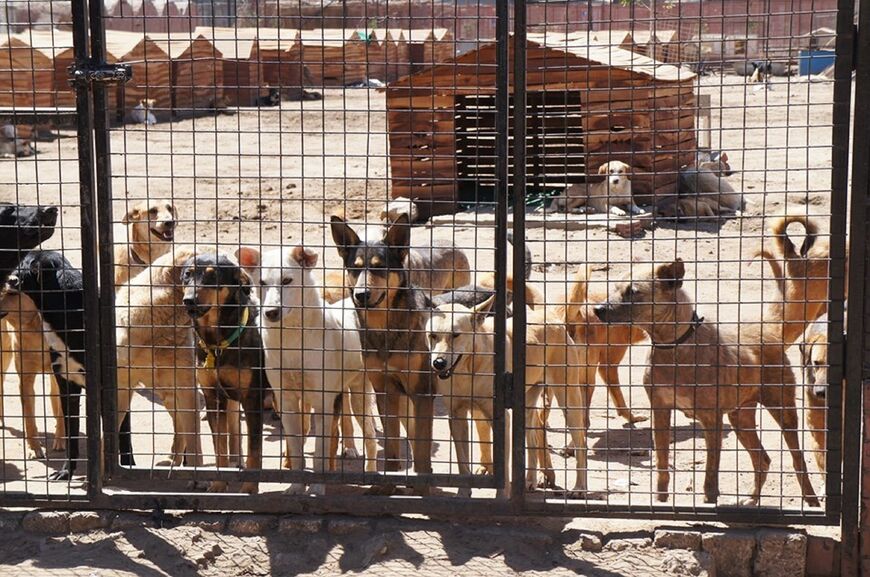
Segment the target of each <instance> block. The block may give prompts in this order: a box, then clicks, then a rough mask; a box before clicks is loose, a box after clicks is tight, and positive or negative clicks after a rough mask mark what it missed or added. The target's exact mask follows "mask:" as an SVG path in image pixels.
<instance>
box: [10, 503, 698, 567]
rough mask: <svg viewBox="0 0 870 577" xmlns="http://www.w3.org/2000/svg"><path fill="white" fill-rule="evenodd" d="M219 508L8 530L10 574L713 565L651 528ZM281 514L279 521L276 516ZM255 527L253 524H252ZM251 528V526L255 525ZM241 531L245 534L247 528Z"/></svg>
mask: <svg viewBox="0 0 870 577" xmlns="http://www.w3.org/2000/svg"><path fill="white" fill-rule="evenodd" d="M222 523H225V521H224V520H223V519H222V518H220V517H216V516H212V517H205V516H200V521H199V522H193V523H189V522H188V523H187V524H184V525H181V524H179V523H177V522H174V521H173V520H172V519H168V520H163V521H159V522H158V521H155V520H154V519H151V518H148V517H145V518H144V522H138V523H130V526H127V527H125V528H123V529H122V528H119V529H117V530H115V529H107V530H100V531H92V532H89V533H84V534H71V535H64V536H40V535H34V534H29V533H25V532H22V531H17V532H8V531H3V532H0V536H2V542H0V568H2V570H3V574H4V575H8V576H9V577H18V576H22V577H23V576H25V575H26V576H53V575H58V576H60V575H63V576H64V577H66V576H71V575H75V576H81V577H121V576H128V575H129V576H133V575H135V576H147V577H157V576H160V575H171V576H173V577H185V576H193V575H200V576H206V577H207V576H212V575H214V576H232V577H236V576H245V575H273V576H279V575H280V576H284V575H336V574H339V573H352V574H364V575H407V574H408V573H409V572H416V573H418V574H421V575H515V574H520V573H522V574H524V575H526V574H528V575H538V574H547V575H584V576H586V577H619V576H626V577H628V576H632V577H635V576H637V577H647V576H649V577H652V576H658V575H684V576H689V575H707V574H708V573H706V572H700V571H699V569H700V570H703V569H704V568H705V567H709V566H710V565H711V564H712V561H711V559H710V556H709V554H707V553H705V552H701V551H688V550H664V549H657V548H654V547H652V546H651V539H650V535H651V534H650V533H644V532H639V531H629V532H624V533H619V534H614V535H613V536H612V538H611V539H610V540H609V541H608V540H602V539H601V538H600V537H599V536H598V535H597V534H595V533H590V532H588V531H587V530H585V529H583V528H581V527H579V526H577V525H574V524H566V523H538V522H532V523H530V524H529V523H526V524H523V525H517V524H510V523H497V524H492V523H488V524H485V525H484V524H480V523H477V522H475V521H469V522H466V523H456V522H445V521H432V520H424V519H412V518H402V519H381V520H365V519H347V518H328V519H324V520H321V519H302V520H299V519H297V520H294V522H293V524H292V526H285V525H284V524H283V523H280V524H279V523H273V524H272V527H271V528H270V529H265V530H262V529H258V533H257V535H250V534H247V532H246V531H242V532H239V531H232V529H233V526H234V525H233V521H232V520H230V521H229V524H228V527H229V529H230V531H217V530H215V526H217V525H219V524H222ZM276 525H277V527H276ZM254 527H256V525H255V526H254ZM252 528H253V527H252ZM239 533H241V534H239Z"/></svg>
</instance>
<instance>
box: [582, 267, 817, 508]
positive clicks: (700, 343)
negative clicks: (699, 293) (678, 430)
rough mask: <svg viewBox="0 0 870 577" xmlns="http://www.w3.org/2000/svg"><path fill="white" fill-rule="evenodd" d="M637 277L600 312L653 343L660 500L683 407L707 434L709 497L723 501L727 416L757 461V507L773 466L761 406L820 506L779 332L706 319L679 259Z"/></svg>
mask: <svg viewBox="0 0 870 577" xmlns="http://www.w3.org/2000/svg"><path fill="white" fill-rule="evenodd" d="M635 272H636V271H632V278H631V280H627V281H625V282H622V283H620V284H619V285H618V286H617V287H616V289H615V290H614V291H613V292H612V293H611V295H610V297H609V298H608V300H607V302H605V303H603V304H601V305H599V306H598V307H596V308H595V314H596V315H597V316H598V317H599V318H600V319H601V320H602V321H604V322H606V323H631V324H633V325H637V326H638V327H640V328H642V329H643V330H644V332H646V333H647V334H648V335H649V337H650V340H651V341H652V347H651V351H650V354H649V358H648V359H647V363H646V365H647V368H646V371H645V372H644V386H645V387H646V389H647V393H648V395H649V399H650V407H651V409H652V416H653V419H652V425H653V444H654V447H655V455H656V469H657V471H658V473H657V484H656V491H657V493H658V500H659V501H666V500H667V498H668V492H669V484H670V469H669V467H670V463H669V445H670V429H671V413H672V412H673V410H675V409H679V410H681V411H682V412H683V413H684V414H686V415H687V416H688V417H690V418H692V419H695V420H697V421H699V422H700V423H701V425H702V428H703V430H704V441H705V444H706V448H707V462H706V473H705V478H704V500H705V501H706V502H708V503H715V502H716V501H717V499H718V497H719V479H718V477H719V458H720V455H721V451H722V417H723V414H727V415H728V419H729V421H730V422H731V425H732V427H733V428H734V430H735V432H736V434H737V439H738V440H739V441H740V444H741V445H743V447H744V448H745V449H746V450H747V451H748V452H749V456H750V458H751V459H752V464H753V468H754V470H755V482H754V487H753V491H752V495H751V497H750V498H749V499H748V501H747V503H749V504H757V503H758V502H759V500H760V498H761V491H762V488H763V486H764V482H765V480H766V478H767V471H768V469H769V467H770V457H769V456H768V454H767V452H766V451H765V450H764V447H763V446H762V444H761V440H760V439H759V437H758V431H757V425H756V416H755V413H756V406H757V405H758V403H761V404H762V405H763V406H764V407H765V408H767V410H768V411H769V412H770V414H771V416H773V418H774V420H775V421H776V422H777V424H778V425H779V426H780V428H781V429H782V436H783V439H784V440H785V442H786V444H787V445H788V448H789V450H790V451H791V454H792V462H793V466H794V469H795V474H796V475H797V478H798V483H799V484H800V487H801V493H802V495H803V498H804V500H805V501H806V502H807V504H809V505H811V506H818V505H819V501H818V499H817V498H816V496H815V492H814V491H813V487H812V484H811V483H810V479H809V475H808V474H807V469H806V462H805V461H804V457H803V452H802V451H801V448H800V444H799V440H798V435H797V424H798V420H797V410H796V409H795V404H794V392H795V391H794V374H793V373H792V371H791V367H790V365H789V363H788V358H787V357H786V356H785V352H784V348H783V346H782V343H781V340H777V337H776V334H775V332H774V333H773V334H770V333H768V332H767V331H766V330H765V327H764V326H763V325H761V324H760V323H751V324H749V323H747V324H746V325H741V326H740V327H738V331H737V332H736V333H735V332H732V331H726V330H725V329H723V328H722V327H718V326H716V325H715V324H713V323H708V322H705V321H704V319H703V318H701V317H699V316H698V314H697V312H696V310H695V305H694V303H692V301H691V299H690V297H689V295H688V294H687V293H686V291H684V290H682V286H683V278H684V276H685V266H684V264H683V261H682V260H680V259H677V260H675V261H674V262H672V263H668V264H663V265H659V266H656V267H654V268H653V269H652V270H651V271H650V272H649V273H646V274H643V275H637V274H635ZM774 330H775V329H774Z"/></svg>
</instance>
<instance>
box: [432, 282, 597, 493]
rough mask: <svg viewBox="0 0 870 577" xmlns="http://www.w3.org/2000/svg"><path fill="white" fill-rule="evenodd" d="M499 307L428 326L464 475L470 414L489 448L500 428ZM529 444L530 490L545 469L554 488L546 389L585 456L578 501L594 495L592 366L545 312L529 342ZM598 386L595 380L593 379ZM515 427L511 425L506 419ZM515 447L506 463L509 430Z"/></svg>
mask: <svg viewBox="0 0 870 577" xmlns="http://www.w3.org/2000/svg"><path fill="white" fill-rule="evenodd" d="M494 302H495V295H493V296H491V297H490V298H488V299H487V300H486V301H484V302H483V303H481V304H479V305H477V306H475V307H473V308H467V307H465V306H464V305H461V304H443V305H439V306H438V307H437V308H436V309H435V312H434V313H433V314H432V315H431V316H430V318H429V321H428V322H427V324H426V333H427V335H428V341H429V350H430V353H429V356H430V363H431V366H432V369H433V370H434V371H435V373H436V375H437V376H438V382H437V384H436V387H437V391H438V393H439V394H441V395H442V396H444V397H445V401H446V403H447V405H448V407H449V415H450V432H451V436H452V437H453V441H454V443H455V445H456V460H457V463H458V465H459V471H460V472H461V473H463V474H470V473H471V468H470V465H469V463H470V451H469V448H470V447H469V439H468V425H467V423H466V419H467V416H468V413H469V412H472V413H475V414H476V415H479V416H480V417H481V418H480V419H477V421H476V424H477V426H478V434H479V436H480V438H481V441H482V442H483V444H484V446H486V442H487V441H488V440H489V438H490V435H489V431H488V430H485V431H483V432H481V428H482V427H483V428H485V429H488V424H489V423H491V422H492V420H493V417H494V415H493V407H492V399H493V395H494V390H493V386H494V385H493V375H494V367H493V361H494V353H495V327H494V324H493V323H494V319H493V317H491V316H489V315H488V313H489V310H490V308H491V307H492V305H493V303H494ZM511 329H512V326H511V325H510V324H509V325H508V327H507V336H506V346H507V350H510V346H511V338H512V337H511V334H512V330H511ZM526 343H527V344H526V372H525V385H526V423H527V429H526V444H527V450H528V463H527V467H526V483H527V486H528V487H529V488H531V489H533V488H535V487H537V484H538V472H537V470H538V467H539V466H541V467H542V468H543V469H544V475H545V477H546V478H547V479H548V482H552V480H554V477H555V476H554V474H553V471H552V464H551V463H550V458H549V454H548V453H547V443H546V430H545V428H544V426H545V425H546V423H545V422H543V421H542V418H541V416H540V411H541V409H540V406H539V405H540V403H541V397H542V393H543V390H544V387H547V389H548V390H550V391H552V393H553V394H554V395H555V396H556V398H557V399H558V400H559V404H560V405H561V406H562V407H563V408H564V409H565V412H566V422H567V424H568V428H569V429H570V432H571V436H572V441H573V443H574V446H575V447H579V450H578V451H577V452H576V453H577V472H576V479H575V483H574V488H573V489H572V490H571V493H572V494H575V495H576V494H582V493H583V492H585V491H586V487H587V484H586V430H587V428H588V424H587V423H588V422H587V421H586V419H585V416H584V414H585V396H586V395H584V394H583V391H582V388H581V387H580V386H578V385H580V384H581V383H582V379H581V377H580V368H581V367H582V366H583V365H584V364H587V363H586V359H585V355H584V358H580V356H579V355H578V349H580V350H581V351H584V352H585V348H581V347H576V346H575V345H574V342H573V341H572V340H571V337H569V336H568V334H567V332H566V331H565V328H564V324H563V323H560V322H559V321H558V319H556V318H554V316H553V315H552V314H551V315H549V316H548V315H547V313H546V312H545V311H543V310H541V311H535V312H532V313H531V314H530V315H529V317H528V327H527V336H526ZM506 362H507V369H508V370H510V364H511V359H510V355H507V356H506ZM593 378H594V374H593ZM506 422H507V419H506ZM505 439H506V443H507V445H508V446H507V447H506V448H505V455H510V447H509V439H510V429H509V427H507V428H506V431H505ZM481 454H482V458H481V461H482V464H483V465H484V467H487V466H489V465H491V462H492V459H491V455H490V454H489V452H488V450H485V449H484V450H482V451H481ZM460 495H465V496H469V495H470V491H468V490H462V491H460Z"/></svg>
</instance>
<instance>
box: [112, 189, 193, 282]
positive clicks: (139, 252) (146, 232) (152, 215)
mask: <svg viewBox="0 0 870 577" xmlns="http://www.w3.org/2000/svg"><path fill="white" fill-rule="evenodd" d="M177 221H178V211H177V210H176V209H175V206H174V205H173V204H172V203H171V202H170V201H168V200H155V201H152V202H150V203H149V202H148V201H144V200H143V201H141V202H139V203H137V204H135V205H134V206H133V207H132V208H131V209H130V211H129V212H127V214H126V215H124V220H123V223H124V225H125V227H126V232H127V239H126V242H125V241H123V240H120V239H119V240H117V241H116V245H117V246H116V247H115V288H117V287H119V286H121V285H122V284H124V283H125V282H127V281H128V280H130V278H132V277H134V276H136V275H137V274H139V273H140V272H142V271H143V270H145V269H146V268H147V267H148V266H149V265H151V263H153V262H154V261H155V260H157V258H159V257H161V256H163V255H164V254H166V253H167V252H169V249H170V248H171V247H172V242H173V241H174V240H175V225H176V222H177Z"/></svg>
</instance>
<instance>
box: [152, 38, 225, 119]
mask: <svg viewBox="0 0 870 577" xmlns="http://www.w3.org/2000/svg"><path fill="white" fill-rule="evenodd" d="M151 38H152V40H154V42H156V43H157V44H159V45H160V47H161V48H163V50H164V51H165V52H166V53H167V54H169V60H170V85H171V87H172V112H173V115H174V116H182V117H184V116H195V115H196V114H198V113H199V114H201V113H203V112H204V111H206V110H212V109H214V105H215V103H216V102H218V101H219V99H220V97H221V96H223V91H222V87H221V86H222V82H221V81H222V80H223V54H221V52H220V51H219V50H218V49H217V48H216V47H215V45H214V44H213V43H212V41H211V40H209V39H208V38H206V37H205V36H203V35H201V34H200V35H196V36H192V35H190V34H177V35H172V36H168V37H156V36H151Z"/></svg>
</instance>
